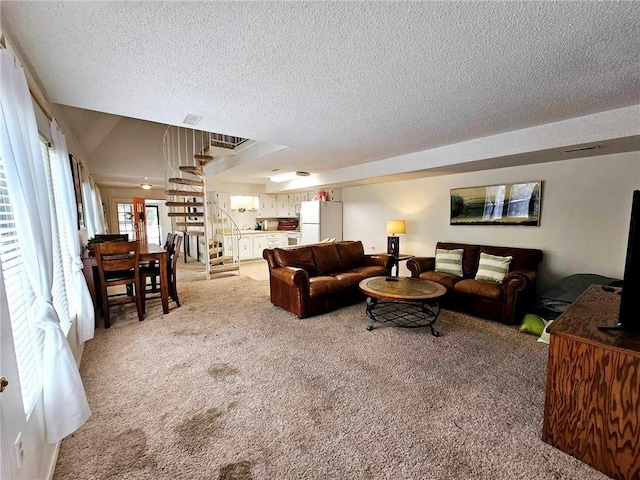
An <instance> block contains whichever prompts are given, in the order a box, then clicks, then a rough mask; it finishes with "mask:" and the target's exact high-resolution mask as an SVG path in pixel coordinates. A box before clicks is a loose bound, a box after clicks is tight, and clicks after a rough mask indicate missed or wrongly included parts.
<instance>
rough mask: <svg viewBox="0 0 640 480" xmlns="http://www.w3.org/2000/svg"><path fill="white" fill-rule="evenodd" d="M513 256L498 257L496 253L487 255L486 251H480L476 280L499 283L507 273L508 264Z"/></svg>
mask: <svg viewBox="0 0 640 480" xmlns="http://www.w3.org/2000/svg"><path fill="white" fill-rule="evenodd" d="M511 260H513V257H498V256H497V255H489V254H488V253H480V263H479V265H478V272H477V273H476V280H488V281H490V282H496V283H500V282H502V279H503V278H504V277H505V275H506V274H507V273H509V264H510V263H511Z"/></svg>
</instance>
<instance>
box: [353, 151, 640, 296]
mask: <svg viewBox="0 0 640 480" xmlns="http://www.w3.org/2000/svg"><path fill="white" fill-rule="evenodd" d="M535 180H542V181H543V185H542V205H541V221H540V226H539V227H518V226H469V225H455V226H453V225H449V205H450V192H449V191H450V189H452V188H459V187H471V186H478V185H493V184H496V183H503V182H504V183H511V182H521V181H535ZM636 189H640V152H631V153H622V154H614V155H606V156H600V157H589V158H581V159H574V160H565V161H562V162H552V163H545V164H537V165H527V166H519V167H509V168H502V169H497V170H487V171H482V172H474V173H463V174H456V175H448V176H440V177H433V178H423V179H417V180H407V181H401V182H391V183H385V184H377V185H368V186H361V187H348V188H344V189H343V190H342V198H343V202H344V237H345V239H360V240H363V242H364V244H365V249H366V251H368V252H386V248H387V247H386V240H387V239H386V237H387V236H386V231H385V226H386V221H387V220H391V219H404V220H406V221H407V235H405V236H403V237H401V239H400V250H401V252H403V253H408V254H413V255H420V256H433V254H434V249H435V244H436V242H438V241H452V242H463V243H476V244H481V245H482V244H487V245H500V246H514V247H529V248H539V249H541V250H542V251H543V252H544V259H543V260H542V263H541V265H540V267H539V283H538V290H539V291H543V290H544V289H545V288H547V287H548V286H549V285H551V284H552V283H553V282H555V281H556V280H558V279H559V278H561V277H564V276H566V275H571V274H574V273H597V274H600V275H606V276H611V277H616V278H622V273H623V270H624V260H625V252H626V244H627V236H628V232H629V218H630V214H631V197H632V191H633V190H636ZM401 268H402V270H401V273H402V274H404V275H409V271H408V270H407V269H406V266H404V265H403V266H402V267H401Z"/></svg>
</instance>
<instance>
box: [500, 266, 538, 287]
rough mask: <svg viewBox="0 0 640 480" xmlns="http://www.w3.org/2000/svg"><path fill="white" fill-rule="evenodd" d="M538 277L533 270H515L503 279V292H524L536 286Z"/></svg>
mask: <svg viewBox="0 0 640 480" xmlns="http://www.w3.org/2000/svg"><path fill="white" fill-rule="evenodd" d="M537 276H538V274H537V273H536V272H535V271H533V270H514V271H513V272H509V273H508V274H507V275H506V276H505V277H504V278H503V279H502V291H503V292H507V291H508V290H510V289H517V290H524V289H525V288H527V287H529V286H533V285H534V284H535V282H536V277H537Z"/></svg>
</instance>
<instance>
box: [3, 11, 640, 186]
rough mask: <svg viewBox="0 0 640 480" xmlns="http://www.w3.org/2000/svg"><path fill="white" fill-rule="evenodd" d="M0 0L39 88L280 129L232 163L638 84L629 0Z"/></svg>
mask: <svg viewBox="0 0 640 480" xmlns="http://www.w3.org/2000/svg"><path fill="white" fill-rule="evenodd" d="M0 8H1V9H2V11H1V14H2V16H1V18H2V25H3V30H4V31H5V32H6V33H7V37H8V38H9V40H10V41H11V43H12V44H14V45H15V46H16V47H17V48H18V50H19V51H20V52H21V53H22V54H23V55H24V57H25V58H26V59H27V61H28V66H29V68H30V69H31V70H32V71H33V73H34V74H35V76H36V77H37V78H38V80H39V81H40V83H41V84H42V85H43V87H44V90H45V94H46V96H47V98H48V99H49V100H50V101H52V102H55V103H60V104H63V105H68V106H72V107H80V108H83V109H89V110H95V111H98V112H107V113H112V114H115V115H119V116H125V117H133V118H137V119H143V120H150V121H153V122H158V123H165V124H173V125H180V124H181V122H182V120H183V119H184V117H185V116H186V115H187V114H188V113H193V114H197V115H201V116H202V117H203V119H202V121H201V122H200V123H199V124H198V128H201V129H203V130H208V131H215V132H220V133H225V134H230V135H237V136H241V137H246V138H251V139H254V140H258V141H260V142H268V143H273V144H279V145H286V146H288V147H289V148H286V149H283V150H280V151H278V152H276V153H273V154H271V155H268V156H267V157H264V158H263V159H262V160H257V161H255V162H252V163H250V164H243V165H242V166H241V167H239V168H237V169H236V171H235V174H236V176H237V177H239V178H244V179H245V180H246V179H249V178H252V177H253V178H254V179H257V178H260V177H265V176H267V175H268V174H269V173H270V171H271V170H272V169H274V168H279V169H281V170H308V171H312V172H327V171H332V170H336V169H341V168H345V167H348V166H352V165H357V164H362V163H366V162H373V161H376V160H381V159H386V158H393V157H396V156H399V155H403V154H407V153H412V152H418V151H423V150H428V149H433V148H436V147H441V146H444V145H449V144H454V143H459V142H464V141H467V140H471V139H475V138H480V137H486V136H489V135H496V134H500V133H502V132H509V131H513V130H519V129H524V128H528V127H533V126H537V125H542V124H547V123H551V122H557V121H561V120H565V119H569V118H572V117H578V116H583V115H588V114H593V113H596V112H601V111H606V110H612V109H617V108H620V107H625V106H629V105H635V104H638V103H639V101H640V61H639V52H640V4H639V3H638V2H507V3H503V2H477V3H469V2H366V3H365V2H357V3H356V2H283V3H280V2H276V3H272V2H268V3H267V2H164V3H156V2H82V3H75V2H69V3H65V2H9V1H3V2H2V4H1V7H0ZM77 123H78V122H77ZM79 123H80V125H82V124H85V123H86V122H79ZM639 123H640V122H639ZM108 126H109V122H103V125H102V127H101V128H102V129H103V130H104V129H106V128H108ZM92 135H93V136H92V137H91V139H90V140H87V141H88V142H90V143H91V142H95V141H96V139H98V138H99V135H98V134H97V133H96V132H94V133H93V134H92ZM233 174H234V172H229V174H228V175H227V177H225V179H226V180H234V179H236V180H237V179H239V178H235V177H234V176H233Z"/></svg>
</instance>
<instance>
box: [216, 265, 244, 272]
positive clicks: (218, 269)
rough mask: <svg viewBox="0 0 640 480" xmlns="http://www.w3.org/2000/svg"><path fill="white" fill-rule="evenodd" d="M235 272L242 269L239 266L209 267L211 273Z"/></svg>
mask: <svg viewBox="0 0 640 480" xmlns="http://www.w3.org/2000/svg"><path fill="white" fill-rule="evenodd" d="M234 270H240V267H239V266H238V265H214V266H213V267H209V273H223V272H233V271H234Z"/></svg>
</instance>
